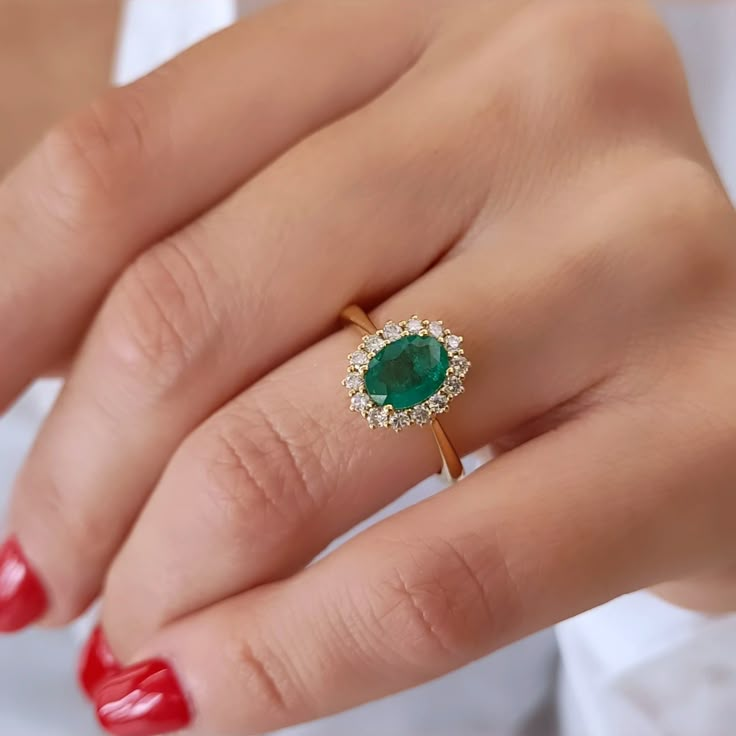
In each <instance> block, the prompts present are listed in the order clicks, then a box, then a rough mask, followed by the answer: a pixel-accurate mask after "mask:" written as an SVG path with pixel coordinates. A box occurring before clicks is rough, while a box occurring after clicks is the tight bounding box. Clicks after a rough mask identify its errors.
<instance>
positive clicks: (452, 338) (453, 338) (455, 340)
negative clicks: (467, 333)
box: [445, 335, 463, 350]
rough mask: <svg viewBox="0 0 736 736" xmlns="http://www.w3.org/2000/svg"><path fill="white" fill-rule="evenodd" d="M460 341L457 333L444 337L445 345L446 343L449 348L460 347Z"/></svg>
mask: <svg viewBox="0 0 736 736" xmlns="http://www.w3.org/2000/svg"><path fill="white" fill-rule="evenodd" d="M462 341H463V339H462V337H458V336H457V335H448V336H447V337H446V338H445V345H447V347H448V348H450V350H457V349H458V348H459V347H460V343H461V342H462Z"/></svg>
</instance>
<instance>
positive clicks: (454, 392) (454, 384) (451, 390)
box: [445, 376, 464, 396]
mask: <svg viewBox="0 0 736 736" xmlns="http://www.w3.org/2000/svg"><path fill="white" fill-rule="evenodd" d="M463 390H464V389H463V382H462V381H461V380H460V379H459V378H457V376H450V377H449V378H448V379H447V380H446V381H445V391H447V393H448V394H450V396H459V395H460V394H461V393H462V392H463Z"/></svg>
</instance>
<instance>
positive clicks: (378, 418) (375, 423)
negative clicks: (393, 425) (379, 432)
mask: <svg viewBox="0 0 736 736" xmlns="http://www.w3.org/2000/svg"><path fill="white" fill-rule="evenodd" d="M368 423H369V424H370V425H371V427H386V426H387V425H388V409H386V407H384V406H376V407H374V408H373V409H371V410H370V411H369V412H368Z"/></svg>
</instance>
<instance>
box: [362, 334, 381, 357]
mask: <svg viewBox="0 0 736 736" xmlns="http://www.w3.org/2000/svg"><path fill="white" fill-rule="evenodd" d="M385 344H386V342H385V340H382V339H381V338H380V337H379V336H378V335H369V336H368V337H366V338H365V340H363V345H365V347H366V349H367V350H368V352H370V353H377V352H378V351H379V350H380V349H381V348H382V347H383V346H384V345H385Z"/></svg>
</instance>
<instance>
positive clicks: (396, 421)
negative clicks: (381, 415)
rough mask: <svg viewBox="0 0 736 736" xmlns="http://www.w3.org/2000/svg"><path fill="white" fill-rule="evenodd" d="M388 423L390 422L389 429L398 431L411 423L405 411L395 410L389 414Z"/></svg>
mask: <svg viewBox="0 0 736 736" xmlns="http://www.w3.org/2000/svg"><path fill="white" fill-rule="evenodd" d="M389 423H390V424H391V429H393V430H396V431H397V432H400V431H401V430H402V429H405V428H406V427H408V426H409V425H410V424H411V418H410V417H409V414H407V412H405V411H397V412H396V413H395V414H392V415H391V419H389Z"/></svg>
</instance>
